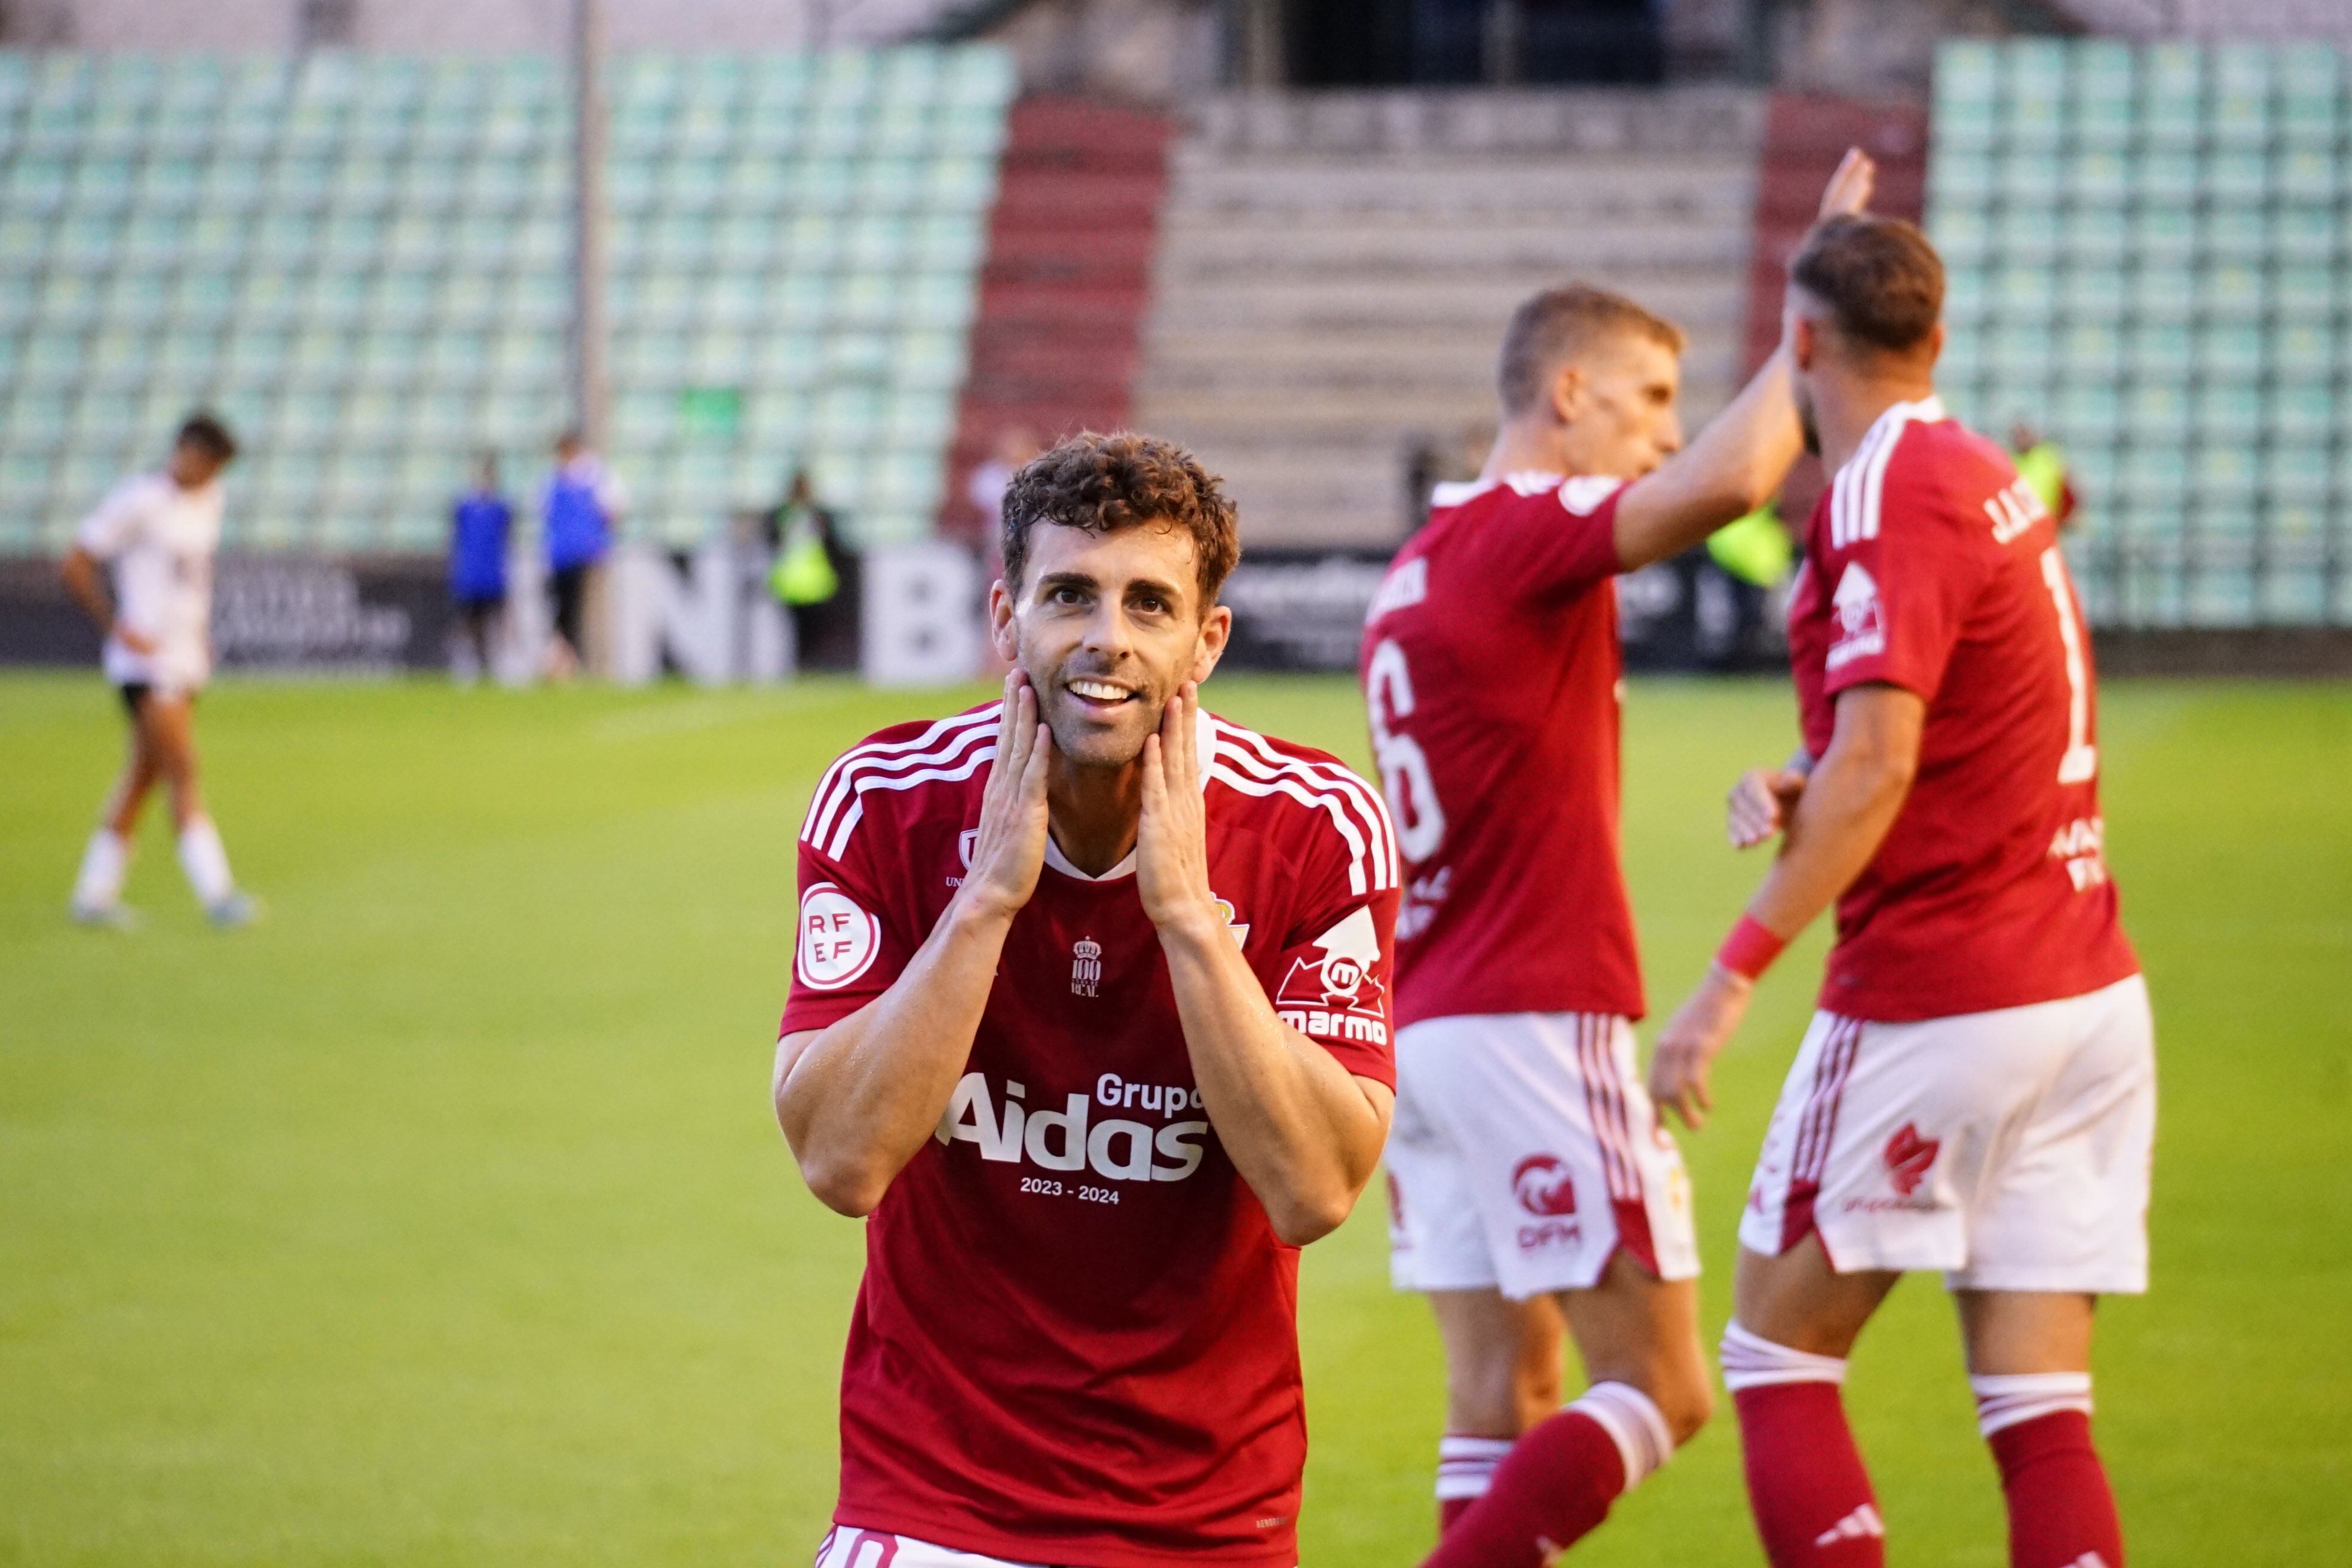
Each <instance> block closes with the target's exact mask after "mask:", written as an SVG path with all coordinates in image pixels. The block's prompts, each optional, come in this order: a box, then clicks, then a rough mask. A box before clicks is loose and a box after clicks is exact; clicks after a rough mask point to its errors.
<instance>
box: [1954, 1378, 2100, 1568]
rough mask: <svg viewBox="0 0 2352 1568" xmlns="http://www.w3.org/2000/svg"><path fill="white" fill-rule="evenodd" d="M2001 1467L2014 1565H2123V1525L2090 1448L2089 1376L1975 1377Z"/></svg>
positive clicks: (1980, 1410)
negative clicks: (2007, 1506) (2117, 1516)
mask: <svg viewBox="0 0 2352 1568" xmlns="http://www.w3.org/2000/svg"><path fill="white" fill-rule="evenodd" d="M1969 1386H1970V1387H1971V1388H1973V1389H1975V1390H1976V1395H1977V1421H1978V1426H1979V1427H1980V1428H1981V1429H1982V1431H1983V1433H1984V1436H1985V1441H1986V1442H1987V1443H1988V1444H1990V1446H1991V1447H1992V1457H1993V1459H1994V1461H1995V1462H1996V1463H1998V1464H1999V1465H2000V1489H2001V1494H2002V1496H2003V1497H2004V1498H2005V1499H2006V1500H2007V1501H2008V1503H2009V1561H2010V1563H2011V1568H2123V1561H2124V1535H2123V1525H2122V1523H2121V1522H2120V1521H2118V1520H2117V1519H2116V1500H2115V1495H2114V1493H2112V1492H2111V1491H2109V1490H2108V1489H2107V1472H2106V1470H2105V1467H2103V1466H2102V1465H2101V1464H2100V1463H2099V1455H2098V1450H2097V1449H2095V1448H2094V1447H2092V1446H2091V1377H2090V1374H2089V1373H2069V1372H2061V1373H2032V1374H2027V1375H2022V1376H2011V1377H1972V1378H1970V1379H1969Z"/></svg>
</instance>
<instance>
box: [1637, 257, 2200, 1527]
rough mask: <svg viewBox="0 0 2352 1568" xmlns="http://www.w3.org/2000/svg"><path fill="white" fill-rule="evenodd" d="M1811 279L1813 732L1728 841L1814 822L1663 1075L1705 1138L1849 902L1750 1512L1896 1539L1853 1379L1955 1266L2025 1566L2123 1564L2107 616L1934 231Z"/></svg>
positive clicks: (1785, 1219) (1791, 1127)
mask: <svg viewBox="0 0 2352 1568" xmlns="http://www.w3.org/2000/svg"><path fill="white" fill-rule="evenodd" d="M1791 278H1792V280H1793V283H1792V289H1791V301H1792V310H1793V315H1794V338H1793V341H1794V350H1795V364H1796V374H1797V391H1798V401H1799V405H1800V406H1801V409H1802V411H1803V415H1804V420H1805V428H1806V433H1807V437H1808V439H1809V440H1810V441H1811V443H1812V444H1813V445H1815V446H1816V447H1818V448H1819V450H1820V452H1821V454H1822V461H1823V463H1824V464H1825V465H1826V466H1827V467H1828V468H1830V470H1831V471H1832V474H1833V475H1834V478H1833V479H1832V482H1831V485H1830V488H1829V489H1828V490H1827V491H1826V492H1825V493H1824V494H1823V495H1822V500H1821V504H1820V505H1819V506H1818V507H1816V508H1815V509H1814V511H1813V515H1812V518H1811V523H1810V524H1809V527H1808V531H1807V539H1806V547H1805V564H1804V567H1803V573H1802V576H1801V580H1800V582H1799V584H1798V586H1797V588H1796V591H1795V594H1794V595H1793V598H1792V601H1791V605H1790V629H1789V645H1790V663H1791V665H1792V667H1793V669H1794V672H1795V676H1796V683H1797V698H1798V707H1799V713H1800V718H1801V721H1802V727H1803V731H1804V749H1803V750H1802V751H1801V752H1800V753H1799V754H1798V756H1797V758H1796V759H1795V761H1794V762H1793V763H1792V764H1791V765H1790V766H1789V767H1787V768H1784V769H1780V770H1775V771H1769V772H1759V773H1751V774H1749V775H1748V777H1747V778H1745V779H1743V780H1742V781H1741V783H1740V784H1739V785H1738V788H1737V789H1735V791H1734V792H1733V795H1732V811H1731V832H1732V837H1733V841H1734V842H1735V843H1738V844H1740V845H1742V846H1745V845H1748V844H1757V843H1761V842H1763V841H1765V840H1766V839H1768V838H1769V837H1771V836H1772V835H1773V834H1774V833H1776V832H1780V831H1783V830H1785V835H1786V837H1785V838H1784V840H1783V842H1782V846H1781V849H1780V858H1779V859H1778V860H1777V861H1776V862H1775V863H1774V865H1773V867H1772V869H1771V870H1770V871H1769V873H1767V875H1766V876H1765V879H1764V882H1763V885H1762V887H1761V888H1759V889H1758V890H1757V893H1756V896H1755V897H1754V898H1753V899H1752V900H1749V902H1748V910H1747V912H1746V914H1744V915H1743V916H1742V917H1741V918H1740V920H1739V922H1738V925H1737V926H1736V927H1735V928H1734V930H1733V931H1732V934H1731V936H1730V938H1729V939H1728V940H1727V942H1725V943H1724V946H1723V948H1722V951H1721V952H1719V953H1718V954H1717V958H1716V961H1715V963H1713V964H1712V965H1711V966H1710V967H1709V969H1708V971H1707V973H1706V978H1705V979H1704V980H1703V981H1702V982H1701V983H1700V984H1699V987H1698V989H1697V991H1696V993H1695V994H1693V995H1692V996H1691V998H1690V999H1689V1000H1688V1001H1686V1002H1685V1003H1684V1004H1683V1005H1682V1007H1681V1008H1680V1009H1679V1010H1677V1011H1676V1013H1675V1016H1674V1017H1673V1018H1672V1019H1671V1020H1670V1021H1669V1022H1668V1024H1667V1026H1666V1027H1665V1029H1664V1031H1663V1032H1662V1033H1661V1034H1660V1036H1659V1040H1658V1048H1657V1052H1656V1055H1655V1057H1654V1060H1653V1063H1652V1084H1651V1087H1652V1089H1653V1091H1654V1093H1655V1094H1656V1096H1657V1098H1658V1099H1659V1100H1661V1101H1664V1102H1665V1103H1668V1104H1671V1105H1675V1106H1676V1107H1678V1108H1679V1109H1680V1110H1681V1112H1682V1114H1683V1115H1684V1117H1685V1120H1687V1121H1690V1122H1691V1123H1692V1124H1693V1125H1694V1126H1696V1124H1697V1122H1698V1121H1699V1119H1700V1117H1701V1116H1702V1115H1703V1114H1704V1112H1705V1110H1706V1105H1707V1094H1706V1080H1707V1068H1708V1064H1709V1063H1711V1062H1712V1061H1713V1060H1714V1058H1715V1057H1716V1055H1717V1052H1719V1051H1720V1050H1721V1049H1722V1047H1723V1046H1724V1043H1725V1042H1726V1041H1727V1039H1729V1037H1730V1036H1731V1034H1732V1032H1733V1030H1734V1029H1736V1028H1737V1027H1738V1023H1739V1019H1740V1016H1741V1015H1742V1014H1743V1013H1744V1012H1745V1010H1746V1008H1747V1005H1748V997H1749V995H1750V994H1751V992H1752V991H1753V989H1754V986H1755V981H1756V977H1757V976H1758V975H1759V974H1760V973H1763V971H1764V968H1765V966H1766V965H1767V964H1768V963H1770V962H1771V960H1772V958H1773V956H1774V955H1775V954H1776V953H1777V952H1779V951H1780V947H1781V945H1782V944H1783V943H1784V942H1787V941H1788V940H1789V939H1790V938H1792V937H1794V936H1795V935H1796V934H1797V933H1798V932H1799V931H1802V930H1803V929H1804V928H1805V927H1806V926H1807V925H1808V924H1809V923H1811V921H1812V920H1813V918H1814V917H1815V916H1817V915H1819V914H1820V913H1821V912H1822V910H1823V909H1824V908H1826V907H1828V906H1829V905H1830V904H1831V903H1832V900H1834V901H1835V903H1836V906H1837V944H1836V946H1835V947H1834V948H1833V949H1832V952H1831V953H1830V959H1829V973H1828V975H1827V978H1826V980H1825V982H1824V984H1822V994H1821V1002H1820V1008H1821V1010H1820V1011H1819V1012H1818V1013H1817V1014H1816V1015H1815V1016H1814V1018H1813V1022H1812V1026H1811V1029H1810V1030H1809V1031H1808V1032H1807V1033H1806V1036H1805V1039H1804V1043H1803V1045H1801V1047H1799V1048H1798V1052H1797V1059H1796V1063H1795V1065H1794V1066H1793V1067H1792V1068H1790V1074H1789V1079H1788V1084H1787V1087H1786V1088H1785V1089H1783V1091H1782V1093H1781V1097H1780V1105H1779V1108H1778V1109H1777V1110H1775V1111H1774V1113H1773V1117H1772V1123H1771V1128H1770V1131H1769V1132H1767V1134H1766V1135H1765V1142H1764V1149H1763V1153H1762V1155H1761V1157H1760V1158H1759V1161H1758V1163H1757V1168H1756V1178H1755V1183H1754V1185H1753V1187H1752V1189H1751V1190H1750V1192H1749V1194H1748V1208H1747V1212H1746V1214H1745V1215H1744V1216H1743V1217H1742V1220H1741V1224H1740V1230H1739V1239H1740V1254H1739V1267H1738V1278H1737V1279H1736V1280H1735V1282H1734V1286H1733V1298H1734V1307H1735V1317H1734V1321H1733V1322H1732V1324H1731V1326H1730V1328H1729V1329H1728V1330H1727V1331H1726V1332H1725V1335H1724V1342H1723V1368H1724V1380H1725V1382H1726V1384H1727V1385H1728V1386H1729V1387H1730V1389H1731V1390H1732V1394H1733V1399H1734V1402H1735V1403H1736V1405H1738V1412H1739V1426H1740V1433H1741V1438H1742V1441H1743V1444H1744V1446H1745V1448H1746V1451H1747V1467H1748V1498H1749V1501H1750V1503H1751V1505H1752V1506H1753V1508H1754V1510H1755V1513H1756V1521H1757V1526H1758V1529H1759V1531H1760V1532H1761V1533H1762V1535H1763V1538H1764V1544H1765V1549H1766V1551H1767V1552H1768V1553H1769V1556H1770V1558H1771V1560H1772V1562H1773V1563H1774V1564H1775V1565H1776V1568H1798V1565H1806V1568H1811V1565H1816V1564H1818V1565H1822V1568H1831V1565H1835V1568H1851V1565H1862V1568H1870V1565H1874V1564H1878V1563H1883V1562H1884V1561H1885V1528H1884V1525H1883V1522H1882V1521H1881V1520H1880V1517H1879V1513H1878V1510H1877V1506H1876V1503H1875V1501H1874V1498H1873V1496H1872V1493H1871V1488H1870V1479H1869V1476H1868V1475H1867V1474H1866V1473H1865V1472H1864V1468H1863V1464H1862V1459H1861V1457H1860V1455H1859V1454H1858V1453H1857V1452H1856V1450H1855V1448H1854V1445H1853V1435H1852V1433H1851V1432H1850V1431H1849V1430H1848V1428H1847V1426H1846V1419H1845V1411H1844V1407H1843V1404H1842V1402H1841V1399H1840V1395H1839V1387H1840V1385H1841V1384H1842V1383H1843V1380H1844V1376H1845V1365H1846V1356H1847V1354H1848V1352H1850V1351H1851V1350H1852V1349H1853V1342H1854V1341H1855V1339H1856V1338H1857V1337H1858V1336H1859V1335H1860V1334H1861V1332H1862V1330H1863V1326H1864V1324H1865V1323H1867V1322H1868V1321H1870V1317H1871V1314H1872V1313H1873V1312H1874V1310H1876V1309H1877V1307H1878V1304H1879V1303H1880V1302H1881V1301H1882V1300H1885V1296H1886V1293H1887V1292H1888V1291H1889V1290H1890V1289H1893V1288H1894V1285H1895V1280H1896V1279H1899V1278H1900V1277H1901V1275H1902V1273H1903V1271H1905V1270H1906V1269H1928V1268H1931V1269H1938V1270H1941V1271H1942V1272H1943V1274H1944V1279H1945V1283H1946V1285H1947V1286H1948V1288H1949V1289H1951V1290H1952V1291H1953V1292H1954V1294H1955V1295H1956V1296H1957V1298H1958V1306H1959V1326H1960V1337H1961V1341H1962V1343H1963V1345H1964V1347H1965V1349H1966V1352H1967V1357H1968V1366H1969V1383H1970V1384H1971V1386H1972V1387H1973V1388H1974V1389H1975V1391H1976V1398H1977V1413H1978V1421H1979V1427H1980V1429H1981V1430H1982V1432H1983V1434H1984V1436H1985V1437H1986V1438H1987V1440H1988V1441H1989V1442H1990V1445H1991V1447H1992V1452H1993V1457H1994V1458H1995V1460H1996V1461H1997V1462H1998V1464H1999V1466H2000V1474H2001V1482H2002V1489H2003V1491H2004V1492H2005V1494H2006V1496H2007V1499H2008V1504H2009V1520H2010V1556H2011V1562H2012V1563H2015V1564H2017V1565H2018V1568H2118V1565H2119V1564H2120V1563H2122V1562H2123V1546H2122V1532H2121V1530H2120V1527H2119V1526H2118V1524H2117V1522H2116V1510H2115V1502H2114V1500H2113V1498H2112V1497H2111V1496H2110V1495H2109V1493H2108V1489H2107V1483H2106V1477H2105V1471H2104V1470H2103V1469H2102V1468H2101V1466H2100V1463H2099V1458H2098V1455H2097V1453H2096V1451H2095V1449H2094V1448H2093V1447H2092V1444H2091V1427H2090V1411H2091V1373H2090V1366H2091V1361H2090V1355H2091V1322H2092V1312H2093V1309H2094V1307H2095V1303H2096V1300H2097V1298H2098V1297H2099V1296H2100V1295H2102V1294H2104V1293H2106V1292H2110V1291H2122V1292H2137V1291H2140V1290H2144V1289H2147V1198H2148V1159H2149V1152H2150V1147H2151V1144H2152V1142H2153V1138H2154V1131H2155V1122H2156V1058H2155V1047H2154V1032H2153V1028H2152V1026H2151V1024H2150V1021H2149V1016H2148V1003H2147V988H2146V986H2145V985H2144V984H2142V982H2141V980H2140V976H2139V966H2138V964H2137V961H2136V960H2135V959H2134V958H2133V955H2132V950H2131V946H2130V944H2129V943H2128V942H2126V940H2125V938H2124V933H2123V929H2122V926H2121V924H2120V923H2119V922H2118V920H2117V916H2116V889H2115V888H2114V886H2113V885H2112V884H2111V883H2110V882H2109V881H2108V879H2107V870H2106V864H2105V861H2104V860H2103V859H2102V858H2101V852H2100V845H2101V838H2102V836H2103V831H2104V829H2103V826H2102V824H2101V821H2100V817H2099V784H2098V774H2099V753H2098V748H2097V735H2096V731H2095V724H2094V719H2095V713H2094V692H2093V684H2092V669H2091V647H2090V641H2089V637H2088V635H2087V633H2086V632H2085V630H2084V624H2083V617H2082V612H2081V609H2080V607H2079V605H2077V603H2076V600H2075V596H2074V584H2073V583H2072V582H2071V581H2070V580H2069V578H2068V576H2067V573H2066V561H2065V557H2064V556H2063V554H2062V553H2061V552H2060V551H2059V548H2058V535H2057V527H2056V525H2055V523H2054V522H2053V520H2052V518H2051V517H2050V514H2049V512H2048V511H2047V510H2045V509H2044V507H2043V505H2042V501H2041V500H2040V499H2039V498H2038V497H2037V496H2036V495H2035V494H2034V492H2033V489H2032V487H2031V486H2030V485H2029V484H2027V483H2026V482H2025V481H2023V480H2021V479H2019V477H2018V474H2017V470H2016V468H2015V467H2014V466H2013V465H2012V464H2011V461H2010V459H2009V458H2008V456H2007V454H2005V453H2004V452H2002V451H2001V449H2000V447H1998V446H1996V445H1995V444H1994V443H1992V442H1991V441H1989V440H1986V439H1985V438H1984V437H1980V436H1978V435H1976V434H1975V433H1973V432H1972V431H1969V430H1968V429H1966V428H1964V427H1963V426H1960V425H1959V424H1958V423H1957V422H1956V421H1954V420H1953V419H1951V418H1950V417H1949V416H1948V415H1946V414H1945V412H1944V409H1943V405H1941V404H1940V403H1939V402H1937V398H1936V393H1935V384H1934V373H1935V364H1936V356H1937V353H1938V351H1939V350H1940V349H1941V348H1942V346H1943V341H1944V331H1943V327H1942V325H1941V323H1940V322H1939V321H1938V315H1939V313H1940V310H1941V305H1942V300H1943V289H1944V274H1943V267H1942V264H1941V263H1940V262H1939V261H1938V260H1937V257H1936V253H1935V251H1934V249H1933V248H1932V247H1929V245H1928V244H1927V239H1926V238H1925V237H1922V236H1921V235H1920V233H1919V231H1918V230H1917V229H1916V228H1913V227H1912V226H1910V225H1908V224H1904V223H1895V222H1888V221H1883V220H1876V219H1864V218H1850V219H1845V220H1842V221H1839V222H1834V223H1830V224H1826V225H1823V226H1821V227H1820V228H1819V229H1817V230H1816V231H1815V232H1814V233H1813V234H1812V235H1811V237H1809V239H1808V240H1807V242H1806V244H1805V246H1804V247H1803V248H1802V250H1801V252H1800V253H1799V255H1798V257H1797V259H1796V261H1795V263H1794V265H1793V267H1792V268H1791Z"/></svg>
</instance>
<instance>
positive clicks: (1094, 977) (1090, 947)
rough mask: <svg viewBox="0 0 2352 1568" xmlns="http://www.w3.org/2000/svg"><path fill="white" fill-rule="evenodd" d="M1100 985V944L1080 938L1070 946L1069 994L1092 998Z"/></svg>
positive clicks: (1089, 939) (1087, 938)
mask: <svg viewBox="0 0 2352 1568" xmlns="http://www.w3.org/2000/svg"><path fill="white" fill-rule="evenodd" d="M1101 984H1102V943H1100V942H1097V941H1096V940H1095V939H1094V938H1092V937H1090V936H1082V937H1080V938H1078V940H1077V941H1076V942H1073V943H1071V944H1070V994H1071V995H1073V996H1092V995H1094V994H1095V993H1096V991H1097V988H1098V987H1099V986H1100V985H1101Z"/></svg>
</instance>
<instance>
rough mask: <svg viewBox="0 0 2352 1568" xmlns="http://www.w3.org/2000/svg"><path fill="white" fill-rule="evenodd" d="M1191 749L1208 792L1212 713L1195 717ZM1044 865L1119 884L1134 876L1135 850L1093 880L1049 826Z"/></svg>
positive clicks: (1213, 734)
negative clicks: (1058, 842) (1055, 837)
mask: <svg viewBox="0 0 2352 1568" xmlns="http://www.w3.org/2000/svg"><path fill="white" fill-rule="evenodd" d="M1192 749H1193V751H1194V752H1195V753H1196V754H1197V755H1198V756H1199V757H1200V759H1201V788H1202V791H1203V792H1204V793H1205V792H1206V791H1207V789H1208V787H1209V770H1210V769H1211V768H1213V767H1214V766H1215V765H1216V761H1217V721H1215V720H1214V719H1212V718H1210V717H1209V710H1207V709H1205V708H1203V709H1202V710H1200V712H1198V713H1196V714H1194V715H1193V718H1192ZM1045 864H1046V865H1048V866H1051V867H1052V868H1054V869H1055V870H1056V871H1059V872H1060V873H1061V874H1062V875H1063V876H1065V877H1068V878H1071V879H1074V880H1076V881H1080V882H1116V881H1118V879H1120V878H1122V877H1132V876H1134V875H1135V851H1134V850H1132V849H1130V850H1129V851H1128V852H1127V858H1125V859H1123V860H1121V861H1120V862H1119V863H1118V865H1116V866H1113V867H1112V868H1110V869H1109V870H1108V871H1105V872H1104V873H1103V874H1102V875H1101V876H1099V877H1090V876H1088V875H1087V873H1086V872H1084V871H1081V870H1079V869H1078V868H1077V867H1076V866H1075V865H1073V864H1072V863H1071V860H1070V858H1069V857H1068V856H1067V855H1065V854H1063V853H1062V847H1061V846H1060V845H1058V844H1056V843H1055V842H1054V832H1053V829H1052V828H1051V827H1048V828H1047V829H1046V830H1045Z"/></svg>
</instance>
